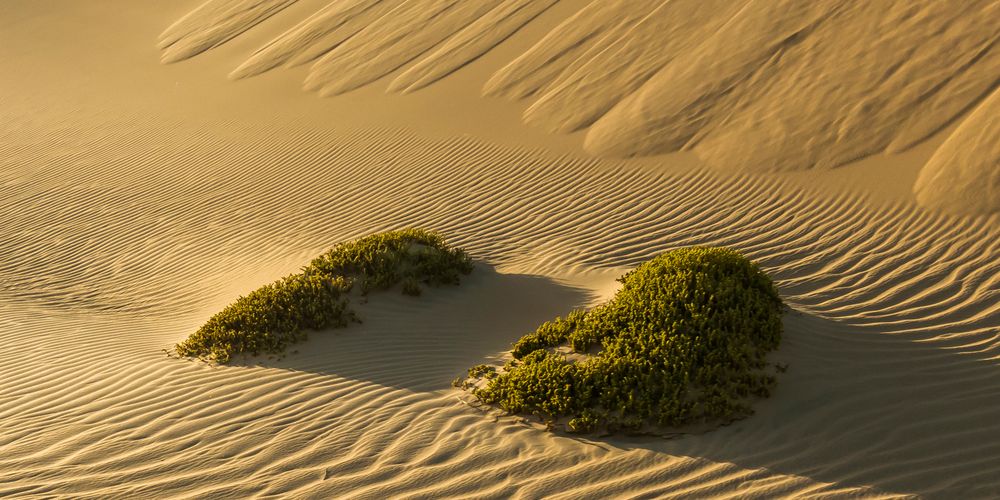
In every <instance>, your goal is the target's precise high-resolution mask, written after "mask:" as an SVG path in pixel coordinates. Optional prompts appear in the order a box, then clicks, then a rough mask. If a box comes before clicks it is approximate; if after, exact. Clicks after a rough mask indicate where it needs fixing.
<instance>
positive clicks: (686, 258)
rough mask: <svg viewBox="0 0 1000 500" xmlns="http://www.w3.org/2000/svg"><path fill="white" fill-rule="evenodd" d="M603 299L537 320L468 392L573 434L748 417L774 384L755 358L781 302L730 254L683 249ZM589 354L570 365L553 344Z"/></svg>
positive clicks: (770, 336)
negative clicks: (752, 403) (563, 422)
mask: <svg viewBox="0 0 1000 500" xmlns="http://www.w3.org/2000/svg"><path fill="white" fill-rule="evenodd" d="M619 281H621V283H622V288H621V290H620V291H619V292H618V293H617V294H616V295H615V297H614V298H613V299H611V300H610V301H609V302H607V303H606V304H604V305H602V306H599V307H597V308H595V309H592V310H590V311H587V312H582V311H576V312H573V313H571V314H570V315H569V316H567V318H566V319H559V318H557V319H556V320H555V321H552V322H549V323H545V324H543V325H542V326H541V327H539V328H538V330H536V331H535V332H532V333H529V334H528V335H525V336H524V337H523V338H521V339H520V340H519V341H518V342H517V343H515V344H514V348H513V355H514V357H515V358H516V359H515V360H512V361H511V362H509V363H508V364H507V365H506V366H505V370H504V372H503V373H501V374H499V375H497V376H495V377H493V378H492V379H490V380H489V382H488V383H487V384H486V385H485V386H484V387H482V388H479V389H475V394H476V396H477V397H478V398H479V399H480V400H482V401H483V402H485V403H488V404H493V405H497V406H499V407H501V408H503V409H505V410H507V411H510V412H513V413H533V414H536V415H539V416H541V417H542V418H544V419H548V420H550V419H553V418H560V417H569V418H571V420H570V421H569V424H568V427H569V429H570V430H571V431H573V432H590V431H592V430H594V429H596V428H597V427H599V426H606V427H608V428H609V429H637V428H639V427H641V426H642V425H644V424H647V423H649V424H656V425H660V426H677V425H683V424H688V423H693V422H704V421H718V420H721V421H726V420H732V419H735V418H740V417H742V416H745V415H748V414H749V413H750V411H751V410H750V407H749V401H748V399H749V398H751V397H766V396H767V395H768V394H769V391H770V389H771V387H772V386H773V384H774V382H775V380H774V377H773V376H772V375H770V374H769V373H768V371H767V370H766V368H767V362H766V359H765V358H766V355H767V353H768V352H770V351H772V350H774V349H776V348H777V347H778V344H779V342H780V340H781V314H782V311H783V305H782V302H781V298H780V297H779V295H778V292H777V290H776V289H775V287H774V285H773V283H772V282H771V280H770V278H768V277H767V276H766V275H765V274H763V273H762V272H761V271H760V269H759V268H758V267H757V266H756V265H755V264H754V263H752V262H750V261H749V260H747V259H746V258H745V257H743V256H742V255H741V254H739V253H738V252H736V251H733V250H729V249H724V248H700V247H698V248H687V249H681V250H675V251H672V252H667V253H665V254H662V255H660V256H658V257H656V258H655V259H653V260H651V261H649V262H646V263H645V264H643V265H641V266H639V267H638V268H636V269H635V270H633V271H631V272H629V273H627V274H625V275H624V276H622V277H621V278H620V279H619ZM559 345H569V346H570V347H571V348H572V349H573V350H574V351H576V352H580V353H585V352H586V351H587V350H588V349H591V348H592V347H600V351H599V352H598V353H597V354H596V355H594V356H593V357H589V358H586V359H585V360H583V361H579V362H573V361H571V360H568V359H567V358H566V357H565V356H563V355H562V354H559V353H558V352H555V350H554V349H552V348H554V347H556V346H559Z"/></svg>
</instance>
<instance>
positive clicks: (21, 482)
mask: <svg viewBox="0 0 1000 500" xmlns="http://www.w3.org/2000/svg"><path fill="white" fill-rule="evenodd" d="M998 38H1000V3H998V2H996V1H982V0H969V1H964V2H940V1H929V0H909V1H894V0H885V1H878V2H874V1H861V0H858V1H854V0H831V1H828V2H797V1H781V0H769V1H754V0H744V1H728V2H723V1H706V0H701V1H687V0H671V1H647V0H636V1H634V2H633V1H629V2H610V1H595V2H593V3H591V2H584V1H581V2H572V1H568V0H563V1H557V0H552V1H545V0H537V1H527V0H504V1H500V0H496V1H487V0H483V1H470V0H458V1H456V0H409V1H404V0H340V1H330V0H298V1H293V0H284V1H277V0H229V1H220V0H211V1H209V2H203V1H201V0H180V1H171V2H132V1H128V0H107V1H102V2H75V1H67V0H8V1H4V2H0V123H2V124H3V125H2V126H0V497H15V498H21V497H24V498H50V497H64V498H217V497H221V498H242V497H255V496H270V497H288V498H383V499H384V498H442V497H459V498H542V497H551V498H668V497H686V498H704V497H732V498H774V497H783V496H796V497H810V498H825V497H839V496H850V497H865V498H869V497H870V498H899V497H914V496H917V497H924V496H926V497H936V498H995V497H998V496H1000V475H998V474H997V470H998V469H1000V458H998V457H1000V437H998V436H1000V213H998V210H1000V168H998V163H1000V149H998V144H1000V124H998V120H997V118H996V117H997V116H1000V93H998V92H1000V91H998V87H997V84H998V79H1000V54H998V50H1000V49H998V47H997V40H998ZM303 87H304V88H305V89H306V90H310V91H314V92H304V91H303ZM317 93H318V94H317ZM323 96H325V97H323ZM409 226H417V227H424V228H428V229H434V230H438V231H441V232H443V233H444V234H446V235H447V236H448V237H449V240H450V242H451V243H454V244H456V245H458V246H461V247H463V248H465V249H467V250H468V251H469V253H470V254H471V255H472V257H473V258H474V259H475V261H476V270H475V271H474V272H473V273H472V274H471V275H470V276H468V277H467V278H465V279H463V283H462V285H461V286H458V287H445V288H441V289H434V290H432V291H430V292H428V293H424V294H423V296H421V297H419V298H413V297H407V296H402V295H399V294H395V293H387V294H383V295H379V296H378V297H377V300H375V299H373V300H371V301H370V302H369V303H367V304H365V305H362V306H360V307H361V308H362V309H361V311H360V313H361V315H362V316H363V317H364V319H365V321H364V323H363V324H360V325H352V326H350V327H348V328H344V329H338V330H331V331H326V332H316V333H314V334H312V335H310V340H309V341H308V342H305V343H302V344H298V345H296V346H294V347H293V348H292V350H290V351H289V353H288V354H287V356H285V357H282V358H277V359H276V358H268V357H260V358H250V359H244V360H239V361H238V362H236V363H234V364H232V365H228V366H215V365H210V364H206V363H203V362H200V361H194V360H186V359H177V358H175V357H170V356H168V355H166V354H165V353H164V351H163V350H164V349H168V348H170V346H172V345H173V344H175V343H177V342H179V341H180V340H183V339H184V338H185V337H186V336H187V335H189V334H190V333H192V332H193V331H195V330H196V329H197V328H198V327H199V326H200V325H201V324H202V323H204V321H205V320H207V319H208V317H210V316H211V315H212V314H214V313H215V312H217V311H219V310H220V309H221V308H222V307H224V306H225V305H226V304H228V303H230V302H232V301H233V300H234V299H235V298H237V297H238V296H240V295H241V294H245V293H247V292H248V291H250V290H252V289H254V288H256V287H258V286H260V285H262V284H264V283H267V282H270V281H272V280H274V279H276V278H278V277H280V276H283V275H286V274H289V273H292V272H296V271H297V270H298V269H299V268H300V267H301V266H302V265H304V264H306V263H308V261H309V259H310V258H312V257H314V256H315V255H317V254H319V253H320V252H322V251H323V250H325V249H327V248H329V247H331V246H333V245H334V244H336V243H338V242H340V241H344V240H345V239H349V238H353V237H357V236H361V235H365V234H369V233H372V232H375V231H382V230H388V229H395V228H401V227H409ZM690 245H723V246H730V247H733V248H736V249H738V250H740V251H742V252H744V253H745V254H747V255H748V256H750V257H751V258H752V259H754V260H756V261H758V262H759V263H760V264H761V266H762V267H763V268H764V269H765V270H766V271H767V272H768V273H770V274H771V275H772V276H773V277H774V278H775V280H776V282H777V284H778V286H779V289H780V292H781V294H782V296H783V298H784V299H785V301H786V302H787V303H788V304H789V305H790V306H791V311H790V312H789V313H788V314H787V315H786V316H785V319H784V321H785V334H784V338H783V343H782V346H781V348H780V349H779V351H778V352H777V354H776V357H775V360H776V361H779V362H781V363H787V364H788V365H789V369H788V370H787V372H785V373H783V374H781V376H780V377H779V380H778V385H777V388H776V391H775V392H774V394H773V395H772V396H771V397H770V398H768V399H766V400H763V401H761V402H759V403H757V404H756V405H755V414H754V415H753V416H751V417H749V418H747V419H745V420H741V421H738V422H735V423H733V424H731V425H728V426H725V427H721V428H718V429H715V430H712V431H710V432H706V433H685V434H681V435H678V436H675V437H674V438H672V439H664V438H662V437H648V436H646V437H643V436H615V437H601V436H597V435H588V436H571V435H565V434H559V433H549V432H546V431H544V430H543V429H542V428H541V426H539V425H538V424H537V422H535V421H533V420H530V419H523V418H520V417H515V416H497V415H496V414H495V413H489V412H484V411H483V410H482V409H479V408H475V407H473V406H472V405H470V404H469V403H468V397H466V396H465V395H464V394H463V393H462V392H460V391H459V390H457V389H454V388H452V387H451V381H452V379H454V378H455V377H457V376H459V375H462V374H463V372H464V370H465V369H466V368H468V367H470V366H472V365H475V364H479V363H483V362H491V361H494V360H497V359H500V358H502V357H503V356H504V355H505V354H506V351H507V350H508V349H509V347H510V344H511V342H513V341H514V340H516V339H517V338H519V337H520V336H521V335H523V334H524V333H526V332H528V331H530V330H532V329H534V327H536V326H537V325H538V324H539V323H541V322H543V321H546V320H549V319H551V318H553V317H555V316H557V315H564V314H565V313H566V312H568V311H569V310H571V309H573V308H578V307H586V306H589V305H593V304H596V303H599V302H600V301H602V300H604V299H606V298H607V297H609V296H610V295H611V294H613V292H614V291H615V285H616V283H615V281H614V279H615V278H616V277H618V276H619V275H621V274H622V273H623V272H625V271H627V270H629V269H631V268H633V267H635V266H636V265H637V264H639V263H641V262H643V261H645V260H647V259H650V258H652V257H654V256H655V255H657V254H659V253H661V252H664V251H667V250H670V249H674V248H678V247H682V246H690Z"/></svg>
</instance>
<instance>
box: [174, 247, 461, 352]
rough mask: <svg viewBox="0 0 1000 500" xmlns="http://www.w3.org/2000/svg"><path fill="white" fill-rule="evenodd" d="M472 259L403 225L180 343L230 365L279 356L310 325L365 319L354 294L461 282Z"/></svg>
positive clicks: (251, 300)
mask: <svg viewBox="0 0 1000 500" xmlns="http://www.w3.org/2000/svg"><path fill="white" fill-rule="evenodd" d="M471 271H472V261H471V260H470V259H469V256H468V255H467V254H466V253H465V252H463V251H462V250H460V249H457V248H452V247H449V246H448V245H447V244H446V243H445V241H444V238H442V237H441V236H440V235H439V234H437V233H433V232H429V231H424V230H420V229H403V230H399V231H389V232H386V233H380V234H374V235H371V236H366V237H363V238H360V239H357V240H354V241H350V242H346V243H341V244H340V245H337V246H336V247H334V248H333V249H331V250H329V251H327V252H326V253H324V254H322V255H320V256H319V257H317V258H316V259H314V260H313V261H312V263H311V264H310V265H308V266H306V267H304V268H303V269H302V272H301V273H299V274H293V275H290V276H286V277H284V278H282V279H280V280H278V281H275V282H274V283H271V284H269V285H265V286H263V287H261V288H258V289H257V290H254V291H253V292H250V293H249V294H248V295H246V296H243V297H240V298H239V299H237V300H236V302H234V303H232V304H230V305H228V306H226V308H225V309H223V310H222V311H220V312H219V313H217V314H215V315H214V316H212V317H211V318H210V319H209V320H208V322H207V323H205V324H204V325H202V327H201V328H199V329H198V331H196V332H195V333H194V334H192V335H191V336H190V337H188V338H187V339H185V340H184V341H183V342H181V343H179V344H177V345H176V346H175V348H174V350H175V351H176V352H177V354H179V355H181V356H193V357H200V358H203V359H206V360H210V361H215V362H219V363H226V362H228V361H230V360H231V359H232V357H233V356H234V355H236V354H240V353H244V354H252V355H258V354H261V353H271V354H278V353H281V352H283V351H284V349H285V348H286V347H287V346H288V345H290V344H292V343H295V342H299V341H301V340H303V339H304V338H305V337H306V333H305V331H306V330H320V329H324V328H336V327H343V326H346V325H347V324H349V323H350V322H352V321H357V320H358V318H357V316H356V315H355V313H354V312H353V311H352V310H351V309H350V307H349V302H350V293H351V291H352V290H353V289H355V287H357V289H358V290H359V291H360V293H362V294H368V293H369V292H371V291H375V290H385V289H388V288H391V287H393V286H395V285H397V284H401V285H402V287H401V288H402V292H403V293H405V294H407V295H420V293H421V284H424V285H432V286H433V285H446V284H458V282H459V280H460V277H461V276H462V275H464V274H468V273H470V272H471Z"/></svg>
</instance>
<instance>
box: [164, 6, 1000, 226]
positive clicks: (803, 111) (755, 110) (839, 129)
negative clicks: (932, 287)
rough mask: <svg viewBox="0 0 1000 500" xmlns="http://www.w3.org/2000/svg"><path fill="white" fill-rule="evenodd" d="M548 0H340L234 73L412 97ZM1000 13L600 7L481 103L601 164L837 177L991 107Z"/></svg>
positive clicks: (573, 22) (502, 75) (223, 22)
mask: <svg viewBox="0 0 1000 500" xmlns="http://www.w3.org/2000/svg"><path fill="white" fill-rule="evenodd" d="M552 3H554V2H549V1H545V2H537V1H535V2H519V1H513V0H511V1H508V2H505V3H503V4H500V3H499V2H457V3H456V2H452V1H448V0H441V1H437V0H434V1H431V0H426V1H422V2H420V1H416V2H403V3H398V2H379V3H372V2H348V3H347V4H341V3H333V4H330V5H329V6H328V7H326V8H325V9H324V10H323V11H321V12H320V13H319V14H317V15H316V16H313V17H312V18H310V19H309V20H307V21H305V22H304V23H303V24H302V25H299V26H297V27H296V28H294V29H292V30H290V31H289V32H286V33H285V34H283V35H281V36H280V37H278V38H277V39H276V40H274V41H272V42H271V43H270V44H269V45H268V46H267V47H265V48H264V49H262V50H261V51H259V52H258V53H257V54H255V55H254V56H253V57H251V59H250V60H248V61H247V62H245V63H244V64H242V65H241V66H240V67H239V68H237V69H236V70H235V71H234V72H233V76H235V77H244V76H249V75H252V74H257V73H260V72H261V71H264V70H266V69H270V68H273V67H276V66H278V65H280V64H282V63H283V62H285V61H287V60H288V59H289V58H290V57H292V55H294V54H298V55H299V62H304V61H308V60H311V59H313V58H317V57H318V58H319V59H318V60H317V61H316V62H315V63H313V65H312V68H311V70H310V73H309V76H308V77H307V78H306V83H305V86H306V88H307V89H310V90H316V91H319V92H320V94H321V95H324V96H329V95H336V94H340V93H343V92H347V91H350V90H354V89H356V88H358V87H359V86H361V85H365V84H368V83H372V82H374V81H376V80H378V79H379V78H381V77H383V76H386V75H388V74H389V73H391V72H393V71H395V70H397V69H399V68H404V70H403V71H402V72H401V73H400V74H399V75H398V76H396V77H395V78H394V79H393V80H392V81H391V82H390V83H389V87H388V88H389V90H392V91H399V92H409V91H413V90H416V89H419V88H421V87H423V86H426V85H427V84H430V83H432V82H434V81H436V80H438V79H440V78H442V77H444V76H445V75H447V74H449V73H451V72H453V71H454V70H456V69H457V68H460V67H462V66H463V65H465V64H467V63H468V62H469V61H471V60H474V59H476V58H478V57H480V56H481V55H482V54H483V53H485V52H487V51H489V50H490V49H491V48H493V47H494V46H495V45H496V44H497V43H499V42H501V41H502V40H504V39H505V38H507V37H508V36H510V35H511V34H512V33H513V32H515V31H516V30H518V29H519V28H521V27H522V26H523V25H524V24H525V23H526V22H528V21H530V20H531V19H533V18H534V17H535V16H537V15H538V14H539V13H540V12H542V11H544V10H545V9H546V8H548V7H549V6H550V5H552ZM209 6H215V8H216V9H222V8H223V7H224V6H230V7H229V8H236V7H237V6H242V7H241V8H244V9H248V10H251V7H252V8H253V9H263V8H264V7H263V6H262V4H259V3H258V2H256V1H251V0H213V1H212V2H209V3H206V4H205V5H204V6H202V7H201V8H200V9H206V8H208V7H209ZM998 8H1000V7H998V6H997V4H996V2H993V1H990V0H976V1H970V2H963V3H962V4H961V5H951V4H948V3H946V2H938V1H935V0H922V1H920V2H912V1H903V0H899V1H886V2H878V3H871V2H866V1H862V0H844V1H841V2H821V3H815V4H808V3H803V2H798V1H793V0H789V1H780V2H775V1H771V0H761V1H755V0H746V1H740V2H720V3H718V4H717V5H716V4H713V3H711V2H709V3H706V2H702V1H698V0H671V1H663V0H658V1H641V2H629V3H620V2H601V1H596V2H592V3H590V4H581V6H580V10H579V12H577V13H576V14H575V15H573V16H572V17H570V18H569V19H566V20H565V21H564V22H563V23H562V24H560V25H559V26H557V27H555V28H554V29H553V30H552V31H551V32H550V34H549V36H547V37H544V38H543V39H541V40H540V41H539V42H538V43H537V44H536V45H534V46H533V47H531V48H529V49H527V50H526V51H525V52H524V54H523V55H521V56H520V57H518V58H517V59H516V60H514V61H513V62H511V63H510V64H509V65H507V66H506V67H504V68H502V69H500V70H499V71H497V72H496V73H495V74H494V75H493V77H492V78H491V79H490V80H489V81H488V82H487V83H486V85H485V87H484V92H485V93H486V94H488V95H508V96H513V97H519V98H523V97H528V96H531V98H532V100H533V104H532V105H531V106H530V107H529V108H528V109H527V110H526V111H525V113H524V120H525V121H526V122H527V123H529V124H532V125H536V126H540V127H543V128H544V129H546V130H549V131H553V132H573V131H576V130H580V129H583V128H588V127H590V129H589V130H588V131H587V135H586V140H585V142H584V147H585V149H586V150H588V151H590V152H592V153H595V154H598V155H602V156H623V157H628V156H637V155H639V156H642V155H656V154H663V153H669V152H675V151H679V150H687V149H690V150H693V151H694V152H695V153H696V154H697V155H698V156H699V157H700V158H701V159H702V160H704V162H705V164H706V165H708V166H711V167H714V168H718V169H723V170H728V171H732V170H754V171H775V170H800V169H811V168H821V169H828V168H834V167H837V166H840V165H843V164H845V163H849V162H851V161H855V160H857V159H859V158H863V157H865V156H869V155H872V154H877V153H881V152H887V151H888V152H899V151H904V150H906V149H908V148H910V147H912V146H913V145H914V144H916V143H918V142H920V141H922V140H924V139H927V138H928V137H929V136H930V135H932V134H934V133H935V132H937V131H939V130H941V129H942V128H944V127H946V126H947V125H948V124H949V123H951V122H952V121H953V120H955V119H956V118H958V117H959V116H961V115H962V114H963V113H965V112H966V111H967V110H968V109H970V108H972V107H974V106H975V105H976V104H977V103H978V102H980V101H981V100H982V99H983V98H984V97H985V96H986V95H988V94H989V93H990V92H991V90H992V89H993V88H995V87H996V84H997V81H996V75H997V74H1000V52H998V51H997V50H996V43H997V41H998V40H1000V28H998V26H997V23H996V19H997V18H998V17H1000V10H998ZM189 17H193V18H198V19H206V18H207V20H208V21H213V20H214V19H213V17H210V16H209V15H207V14H199V13H198V12H195V13H192V14H191V15H190V16H189ZM185 19H187V18H185ZM179 23H184V20H182V21H180V22H179ZM235 23H236V21H235V20H233V19H232V18H230V17H223V16H218V20H216V21H215V22H209V23H208V24H206V25H204V26H202V29H203V30H204V31H205V32H206V35H203V36H202V38H205V37H208V36H209V35H214V33H215V32H216V31H223V32H225V33H227V35H226V36H230V35H228V33H229V32H230V30H233V29H237V27H239V28H242V29H248V28H249V27H251V26H253V24H254V23H250V22H241V23H240V24H235ZM168 31H169V30H168ZM402 40H406V42H405V43H402ZM195 45H196V46H198V47H201V46H202V45H204V43H195ZM435 46H437V47H436V48H435V49H433V50H432V48H433V47H435ZM201 50H203V49H198V50H197V51H198V52H200V51H201ZM324 51H329V52H327V53H326V54H324V55H320V54H321V53H322V52H324ZM191 52H192V51H185V53H187V54H189V55H190V53H191ZM164 57H165V59H168V60H174V59H176V57H174V56H173V55H172V53H171V52H169V51H168V52H167V53H166V54H165V55H164ZM988 144H992V142H989V141H969V142H967V143H966V147H965V148H963V151H964V150H966V149H969V148H971V151H969V152H968V153H960V152H958V151H957V149H958V148H945V149H944V150H942V151H941V152H940V155H939V156H940V158H941V159H939V160H937V161H939V162H959V163H967V160H963V159H962V158H961V157H960V155H962V154H968V155H969V156H972V157H974V158H983V159H984V161H986V162H988V163H989V164H992V165H995V164H996V162H997V156H996V154H995V152H994V151H991V150H990V148H989V145H988ZM945 155H947V157H945ZM928 168H929V169H932V170H934V169H939V167H934V166H929V167H928ZM921 199H922V200H927V197H926V196H924V197H922V198H921ZM927 203H931V204H934V203H933V202H930V201H927ZM937 205H940V203H937ZM953 209H954V208H953ZM963 210H964V211H967V212H968V211H979V212H983V211H986V212H988V211H991V210H995V207H984V206H983V205H981V204H980V205H972V206H969V207H968V208H966V209H963Z"/></svg>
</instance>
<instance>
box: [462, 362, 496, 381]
mask: <svg viewBox="0 0 1000 500" xmlns="http://www.w3.org/2000/svg"><path fill="white" fill-rule="evenodd" d="M496 376H497V368H496V367H495V366H490V365H476V366H473V367H472V368H469V377H471V378H485V379H492V378H496Z"/></svg>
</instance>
